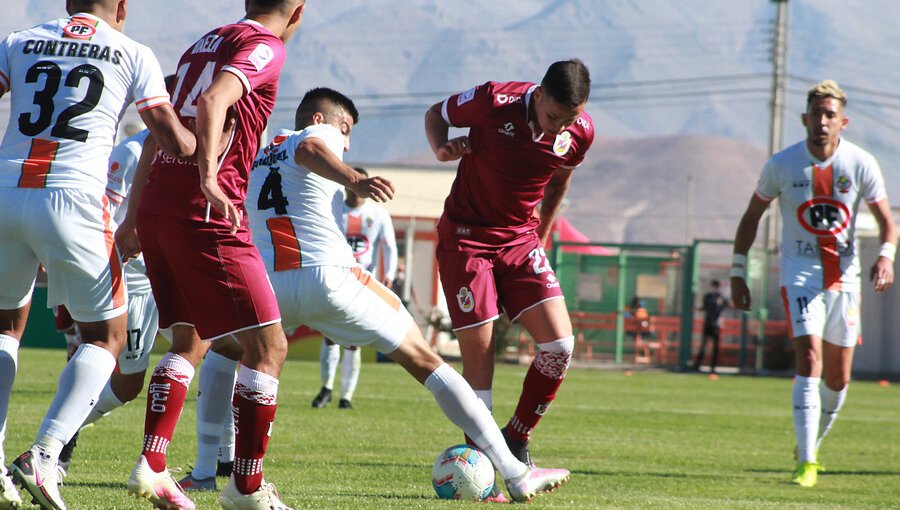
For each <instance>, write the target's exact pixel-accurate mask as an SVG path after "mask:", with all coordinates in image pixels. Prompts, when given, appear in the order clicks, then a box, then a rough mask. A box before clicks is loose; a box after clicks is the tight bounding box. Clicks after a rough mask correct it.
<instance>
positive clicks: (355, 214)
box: [312, 167, 397, 409]
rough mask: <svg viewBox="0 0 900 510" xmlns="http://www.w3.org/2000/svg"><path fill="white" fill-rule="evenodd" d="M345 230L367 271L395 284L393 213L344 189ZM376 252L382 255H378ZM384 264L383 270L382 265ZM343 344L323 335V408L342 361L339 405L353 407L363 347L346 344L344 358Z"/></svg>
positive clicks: (317, 402)
mask: <svg viewBox="0 0 900 510" xmlns="http://www.w3.org/2000/svg"><path fill="white" fill-rule="evenodd" d="M354 170H356V171H357V172H359V173H360V174H362V175H363V176H365V177H368V176H369V172H367V171H366V169H364V168H358V167H357V168H354ZM344 196H345V197H346V198H344V213H343V215H342V217H343V226H344V234H345V235H346V236H347V244H349V245H350V248H352V249H353V257H354V258H356V262H357V263H358V264H359V265H360V266H362V267H364V268H366V271H368V272H370V273H372V274H376V273H380V275H381V283H382V284H384V286H385V287H387V288H391V287H392V286H393V283H394V276H395V275H396V274H397V239H396V237H395V236H394V224H393V222H391V215H390V214H389V213H388V212H387V210H386V209H385V208H383V207H380V206H378V205H376V204H375V203H374V202H370V201H368V200H366V198H365V197H362V196H359V195H357V194H356V193H354V192H353V190H352V189H350V188H346V189H345V190H344ZM376 253H377V254H378V257H376V256H375V255H376ZM379 265H380V266H381V268H382V269H381V271H378V269H379V268H378V267H376V266H379ZM340 351H341V347H340V345H338V344H336V343H334V342H332V341H331V340H330V339H328V338H323V339H322V347H321V348H320V350H319V363H320V366H321V372H322V388H321V389H320V390H319V394H318V395H316V398H314V399H313V401H312V406H313V407H314V408H317V409H321V408H323V407H325V406H327V405H328V403H329V402H331V394H332V390H333V388H334V377H335V375H337V366H338V362H339V361H340V363H341V399H340V401H338V408H340V409H353V404H352V403H351V401H352V400H353V392H354V391H355V390H356V385H357V383H358V382H359V372H360V367H361V365H362V356H361V351H360V349H359V347H356V346H353V345H348V346H346V347H344V356H343V358H341V356H340V354H341V352H340Z"/></svg>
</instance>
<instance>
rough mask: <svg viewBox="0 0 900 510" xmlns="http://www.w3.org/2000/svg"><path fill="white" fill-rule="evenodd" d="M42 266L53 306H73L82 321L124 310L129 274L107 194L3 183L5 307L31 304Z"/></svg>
mask: <svg viewBox="0 0 900 510" xmlns="http://www.w3.org/2000/svg"><path fill="white" fill-rule="evenodd" d="M38 263H41V264H43V265H44V268H45V269H46V270H47V278H48V287H47V306H54V305H66V308H68V309H69V313H70V314H71V315H72V318H74V319H75V320H77V321H82V322H96V321H101V320H107V319H111V318H113V317H116V316H119V315H121V314H123V313H125V309H126V301H127V298H126V292H125V279H124V278H123V276H122V264H121V262H120V261H119V255H118V253H117V252H116V249H115V243H114V241H113V232H112V229H111V228H110V215H109V209H108V207H107V202H106V196H105V195H104V196H102V198H101V197H95V196H93V195H91V194H90V193H87V192H84V191H80V190H77V189H61V188H40V189H26V188H0V309H4V310H12V309H16V308H20V307H22V306H24V305H25V304H26V303H28V301H29V300H30V299H31V291H32V288H33V287H34V278H35V275H36V274H37V269H38Z"/></svg>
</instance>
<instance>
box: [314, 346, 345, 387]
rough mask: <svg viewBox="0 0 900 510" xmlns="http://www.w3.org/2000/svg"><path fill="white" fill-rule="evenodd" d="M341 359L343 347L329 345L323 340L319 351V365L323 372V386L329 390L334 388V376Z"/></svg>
mask: <svg viewBox="0 0 900 510" xmlns="http://www.w3.org/2000/svg"><path fill="white" fill-rule="evenodd" d="M340 359H341V346H340V345H337V344H332V345H328V343H327V342H325V340H322V347H321V348H320V349H319V363H320V364H321V366H320V369H321V371H322V386H324V387H325V388H328V389H329V390H330V389H332V388H334V376H335V375H336V374H337V366H338V361H340Z"/></svg>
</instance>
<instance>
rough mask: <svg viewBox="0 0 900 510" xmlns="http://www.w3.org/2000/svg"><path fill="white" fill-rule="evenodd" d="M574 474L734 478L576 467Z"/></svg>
mask: <svg viewBox="0 0 900 510" xmlns="http://www.w3.org/2000/svg"><path fill="white" fill-rule="evenodd" d="M572 475H573V476H575V475H586V476H610V477H631V478H646V477H650V478H683V479H691V478H695V479H698V480H700V479H703V480H709V479H711V478H732V477H728V476H714V475H710V474H709V473H697V474H691V473H671V472H665V473H653V472H648V471H599V470H598V471H594V470H584V469H576V470H574V471H572Z"/></svg>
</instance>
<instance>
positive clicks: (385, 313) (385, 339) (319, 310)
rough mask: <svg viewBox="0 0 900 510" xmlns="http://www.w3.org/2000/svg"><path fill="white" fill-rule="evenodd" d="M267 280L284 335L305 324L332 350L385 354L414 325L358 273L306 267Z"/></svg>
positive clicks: (393, 298)
mask: <svg viewBox="0 0 900 510" xmlns="http://www.w3.org/2000/svg"><path fill="white" fill-rule="evenodd" d="M269 278H270V280H271V281H272V288H273V289H274V290H275V297H277V298H278V308H279V309H280V310H281V322H282V324H284V327H285V328H286V329H289V328H292V327H296V326H300V325H301V324H305V325H306V326H309V327H310V328H313V329H315V330H317V331H319V332H320V333H322V334H323V335H325V336H326V337H328V338H329V339H330V340H332V341H333V342H335V343H337V344H341V345H358V346H372V347H374V348H375V349H377V350H378V351H379V352H382V353H385V354H387V353H390V352H393V351H394V350H396V349H397V347H399V346H400V344H401V343H402V342H403V339H404V338H405V337H406V334H407V333H408V332H409V328H410V327H412V325H413V318H412V316H411V315H410V314H409V312H408V311H407V310H406V308H405V307H404V306H403V304H402V303H401V302H400V298H398V297H397V295H396V294H394V293H393V292H391V290H390V289H388V288H387V287H385V286H384V285H382V284H381V283H379V282H378V281H377V280H376V279H375V277H373V276H372V274H371V273H369V272H368V271H366V270H365V269H363V268H361V267H335V266H314V267H305V268H301V269H293V270H290V271H275V272H272V273H269Z"/></svg>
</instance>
